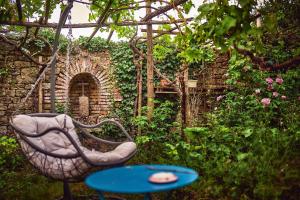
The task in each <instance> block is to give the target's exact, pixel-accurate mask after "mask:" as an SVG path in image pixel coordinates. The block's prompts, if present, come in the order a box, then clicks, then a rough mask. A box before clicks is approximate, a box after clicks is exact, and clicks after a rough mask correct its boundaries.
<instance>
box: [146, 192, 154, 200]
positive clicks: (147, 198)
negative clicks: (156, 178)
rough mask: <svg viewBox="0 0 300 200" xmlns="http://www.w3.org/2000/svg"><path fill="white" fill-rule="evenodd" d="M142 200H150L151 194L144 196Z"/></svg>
mask: <svg viewBox="0 0 300 200" xmlns="http://www.w3.org/2000/svg"><path fill="white" fill-rule="evenodd" d="M144 200H152V197H151V194H150V193H147V194H145V196H144Z"/></svg>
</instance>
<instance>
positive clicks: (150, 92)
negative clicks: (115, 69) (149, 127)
mask: <svg viewBox="0 0 300 200" xmlns="http://www.w3.org/2000/svg"><path fill="white" fill-rule="evenodd" d="M146 6H147V8H146V15H149V14H151V8H150V7H151V0H147V2H146ZM152 34H153V33H152V24H148V25H147V107H148V112H147V117H148V120H151V118H152V116H153V110H154V84H153V65H154V62H153V38H152Z"/></svg>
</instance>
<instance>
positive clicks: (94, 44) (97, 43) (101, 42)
mask: <svg viewBox="0 0 300 200" xmlns="http://www.w3.org/2000/svg"><path fill="white" fill-rule="evenodd" d="M88 39H89V37H83V36H80V37H79V38H78V40H77V41H76V43H78V45H79V46H80V47H82V48H85V49H87V50H89V51H90V52H97V51H103V50H106V49H110V48H111V46H112V45H113V43H107V42H106V40H105V39H103V38H101V37H94V38H92V39H91V41H90V42H88Z"/></svg>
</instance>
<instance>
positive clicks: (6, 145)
mask: <svg viewBox="0 0 300 200" xmlns="http://www.w3.org/2000/svg"><path fill="white" fill-rule="evenodd" d="M21 161H22V157H21V156H20V155H19V152H18V145H17V141H16V140H15V139H14V138H11V137H8V136H5V135H2V136H0V172H1V173H0V191H1V189H2V188H4V187H5V184H6V181H5V178H4V177H5V175H6V174H7V173H8V172H9V171H13V170H16V169H17V167H20V165H21V164H22V162H21Z"/></svg>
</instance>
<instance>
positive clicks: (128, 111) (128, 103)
mask: <svg viewBox="0 0 300 200" xmlns="http://www.w3.org/2000/svg"><path fill="white" fill-rule="evenodd" d="M110 52H111V58H112V65H113V72H112V75H113V76H114V78H115V80H116V86H117V87H118V88H119V89H120V93H121V95H122V97H123V100H122V101H121V102H116V103H115V104H114V110H113V113H112V114H113V115H117V116H118V117H119V118H121V119H122V120H123V122H124V124H125V126H127V127H129V126H130V125H131V122H130V121H131V120H130V119H131V117H133V109H134V100H135V98H136V76H135V74H136V71H135V66H134V64H133V60H132V59H133V55H132V51H131V49H130V48H129V45H128V44H127V43H119V44H118V45H117V46H116V47H115V48H112V49H111V51H110Z"/></svg>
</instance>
